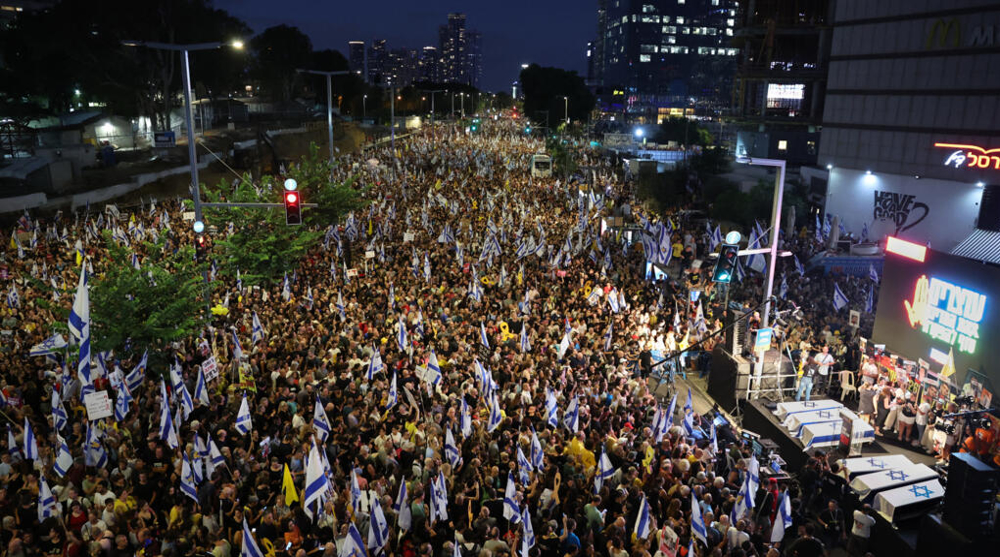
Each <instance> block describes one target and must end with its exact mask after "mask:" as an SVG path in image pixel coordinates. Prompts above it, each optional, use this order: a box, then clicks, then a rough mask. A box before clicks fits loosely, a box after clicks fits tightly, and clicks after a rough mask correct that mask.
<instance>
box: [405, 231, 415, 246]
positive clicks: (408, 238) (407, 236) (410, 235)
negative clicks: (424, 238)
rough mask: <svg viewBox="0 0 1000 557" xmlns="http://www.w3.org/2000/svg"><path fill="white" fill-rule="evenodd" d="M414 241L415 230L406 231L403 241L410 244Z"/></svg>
mask: <svg viewBox="0 0 1000 557" xmlns="http://www.w3.org/2000/svg"><path fill="white" fill-rule="evenodd" d="M412 241H413V232H406V233H404V234H403V243H404V244H409V243H410V242H412Z"/></svg>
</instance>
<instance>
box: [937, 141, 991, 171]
mask: <svg viewBox="0 0 1000 557" xmlns="http://www.w3.org/2000/svg"><path fill="white" fill-rule="evenodd" d="M934 146H935V147H942V148H945V149H955V150H954V151H952V152H951V154H950V155H948V158H946V159H945V160H944V165H945V166H954V167H955V168H962V166H965V167H968V168H993V169H995V170H1000V147H997V148H995V149H985V148H983V147H980V146H978V145H966V144H964V143H935V144H934Z"/></svg>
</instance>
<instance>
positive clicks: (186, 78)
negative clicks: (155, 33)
mask: <svg viewBox="0 0 1000 557" xmlns="http://www.w3.org/2000/svg"><path fill="white" fill-rule="evenodd" d="M121 44H123V45H124V46H133V47H138V46H142V47H146V48H152V49H154V50H170V51H174V52H180V53H181V85H182V86H183V87H184V123H185V125H186V126H187V140H188V163H189V164H190V165H191V195H192V197H193V198H194V219H195V221H197V222H202V217H201V188H200V187H199V185H198V153H197V151H196V149H195V144H194V115H193V113H192V111H191V66H190V64H189V63H188V53H189V52H190V51H192V50H217V49H219V48H222V47H223V46H230V47H232V48H235V49H237V50H241V49H242V48H243V41H240V40H235V41H232V42H229V43H221V42H220V43H195V44H171V43H158V42H146V41H131V40H130V41H122V43H121Z"/></svg>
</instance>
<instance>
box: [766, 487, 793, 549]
mask: <svg viewBox="0 0 1000 557" xmlns="http://www.w3.org/2000/svg"><path fill="white" fill-rule="evenodd" d="M775 514H776V516H775V517H774V526H772V527H771V543H777V542H780V541H781V540H783V539H784V538H785V529H786V528H788V527H790V526H791V525H792V502H791V500H790V499H789V498H788V492H787V491H783V492H782V493H781V499H780V500H779V502H778V512H777V513H775Z"/></svg>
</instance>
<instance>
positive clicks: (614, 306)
mask: <svg viewBox="0 0 1000 557" xmlns="http://www.w3.org/2000/svg"><path fill="white" fill-rule="evenodd" d="M608 305H609V306H611V311H613V312H615V313H618V312H619V311H621V305H620V303H619V298H618V291H617V289H613V290H611V292H609V293H608Z"/></svg>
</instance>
